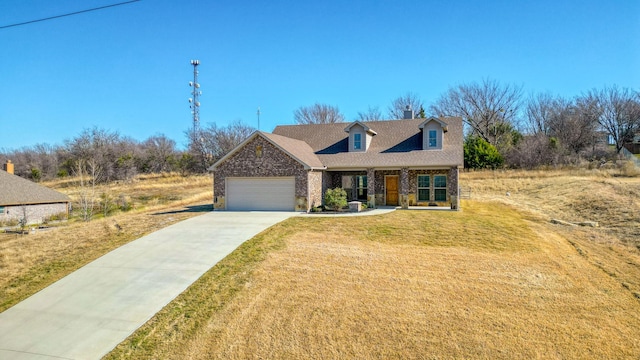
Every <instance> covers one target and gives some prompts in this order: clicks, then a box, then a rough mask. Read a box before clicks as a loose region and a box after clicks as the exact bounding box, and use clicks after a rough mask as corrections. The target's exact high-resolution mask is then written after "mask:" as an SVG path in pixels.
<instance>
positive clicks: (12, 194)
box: [0, 170, 71, 206]
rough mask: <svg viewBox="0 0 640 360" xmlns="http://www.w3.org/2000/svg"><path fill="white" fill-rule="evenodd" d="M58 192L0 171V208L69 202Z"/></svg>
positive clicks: (67, 198)
mask: <svg viewBox="0 0 640 360" xmlns="http://www.w3.org/2000/svg"><path fill="white" fill-rule="evenodd" d="M70 201H71V199H70V198H69V197H68V196H67V195H65V194H63V193H60V192H57V191H55V190H51V189H49V188H47V187H44V186H42V185H38V184H36V183H34V182H32V181H29V180H27V179H23V178H21V177H19V176H16V175H13V174H9V173H8V172H6V171H4V170H0V206H6V205H32V204H48V203H58V202H70Z"/></svg>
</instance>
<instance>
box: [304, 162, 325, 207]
mask: <svg viewBox="0 0 640 360" xmlns="http://www.w3.org/2000/svg"><path fill="white" fill-rule="evenodd" d="M323 174H324V172H323V171H309V201H308V204H309V207H308V209H307V211H308V210H310V209H311V208H314V207H317V206H320V205H322V194H324V191H323V189H322V188H323V181H322V180H323Z"/></svg>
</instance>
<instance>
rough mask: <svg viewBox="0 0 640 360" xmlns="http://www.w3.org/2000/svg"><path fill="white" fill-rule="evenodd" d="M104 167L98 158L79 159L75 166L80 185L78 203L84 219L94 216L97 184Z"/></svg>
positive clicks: (74, 171)
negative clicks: (101, 166)
mask: <svg viewBox="0 0 640 360" xmlns="http://www.w3.org/2000/svg"><path fill="white" fill-rule="evenodd" d="M101 171H102V169H100V166H99V165H98V162H97V160H95V159H90V160H88V161H85V160H83V159H78V160H77V161H76V162H75V164H74V168H73V173H74V175H75V176H76V177H77V179H78V185H79V187H80V190H79V194H78V203H79V205H80V216H81V217H82V220H84V221H89V220H91V217H92V216H93V209H94V204H95V200H96V185H97V183H98V181H99V180H100V176H101V173H102V172H101Z"/></svg>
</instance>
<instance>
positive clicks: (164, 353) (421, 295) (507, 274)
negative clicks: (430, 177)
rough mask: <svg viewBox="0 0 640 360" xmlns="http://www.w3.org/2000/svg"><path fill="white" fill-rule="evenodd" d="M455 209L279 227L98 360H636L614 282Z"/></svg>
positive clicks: (634, 319) (539, 232)
mask: <svg viewBox="0 0 640 360" xmlns="http://www.w3.org/2000/svg"><path fill="white" fill-rule="evenodd" d="M463 208H464V211H463V212H458V213H454V212H431V211H397V212H395V213H392V214H389V215H386V216H376V217H360V218H348V219H335V218H331V219H326V218H294V219H290V220H287V221H285V222H284V223H281V224H279V225H276V226H275V227H273V228H271V229H269V230H267V231H265V232H263V233H262V234H260V235H259V236H257V237H256V238H254V239H252V240H250V241H248V242H247V243H245V244H244V245H242V247H241V248H240V249H239V251H236V252H234V253H233V254H231V255H230V256H229V257H227V258H226V259H224V260H223V261H222V262H221V263H219V264H218V265H217V266H215V267H214V268H212V269H211V270H210V271H209V272H208V273H207V274H205V275H204V276H203V277H202V278H201V279H200V280H199V281H198V282H196V283H195V284H194V286H192V287H191V288H189V289H188V290H187V291H185V293H183V294H182V295H180V296H179V297H178V298H177V299H176V300H175V301H174V302H172V303H171V304H169V305H168V306H167V307H166V308H165V309H163V310H162V311H161V312H160V313H159V314H158V315H157V316H155V317H154V318H153V319H152V320H151V321H150V322H149V323H147V324H146V325H145V326H143V327H142V328H141V329H139V331H137V332H136V333H135V334H134V335H132V336H131V337H130V338H129V339H128V340H127V341H125V342H124V343H122V344H121V345H120V346H118V347H117V348H116V350H115V351H114V352H112V353H111V354H110V355H108V356H107V358H109V359H120V358H168V359H172V358H173V359H182V358H193V359H210V358H220V359H244V358H313V359H324V358H363V359H371V358H408V359H411V358H466V357H470V358H503V359H511V358H541V357H543V358H584V357H587V358H637V356H638V355H639V354H640V340H639V339H640V315H639V314H640V302H638V300H637V299H636V298H634V296H633V295H632V294H631V293H630V292H629V291H628V290H627V289H625V288H624V287H622V286H620V283H619V282H618V281H617V280H616V279H614V278H612V277H611V276H610V275H608V274H606V273H605V272H603V271H602V270H601V269H600V268H598V267H596V266H593V264H592V263H591V262H589V261H588V260H587V259H585V257H584V256H582V255H581V254H580V253H579V252H578V251H576V248H575V247H574V246H573V245H572V244H571V242H569V241H567V239H566V238H564V237H563V235H559V234H558V233H557V232H556V231H555V228H553V227H552V226H550V225H547V224H546V223H544V222H540V221H539V218H538V217H536V216H530V215H523V214H525V213H522V212H519V211H516V210H514V208H513V207H512V206H509V205H504V204H499V203H496V202H490V203H482V202H476V201H466V202H464V203H463Z"/></svg>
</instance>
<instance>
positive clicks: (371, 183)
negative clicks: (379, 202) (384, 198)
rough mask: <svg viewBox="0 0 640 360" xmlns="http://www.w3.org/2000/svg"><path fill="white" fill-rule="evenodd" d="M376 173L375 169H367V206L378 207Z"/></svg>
mask: <svg viewBox="0 0 640 360" xmlns="http://www.w3.org/2000/svg"><path fill="white" fill-rule="evenodd" d="M375 174H376V172H375V170H374V169H367V206H368V207H370V208H375V207H376V176H375Z"/></svg>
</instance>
